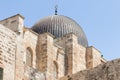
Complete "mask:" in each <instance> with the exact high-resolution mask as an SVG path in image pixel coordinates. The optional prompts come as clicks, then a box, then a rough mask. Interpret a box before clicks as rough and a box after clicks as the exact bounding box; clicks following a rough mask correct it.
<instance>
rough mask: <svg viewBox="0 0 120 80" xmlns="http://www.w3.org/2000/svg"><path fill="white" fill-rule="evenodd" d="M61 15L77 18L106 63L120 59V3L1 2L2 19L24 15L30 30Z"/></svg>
mask: <svg viewBox="0 0 120 80" xmlns="http://www.w3.org/2000/svg"><path fill="white" fill-rule="evenodd" d="M56 4H57V5H58V6H59V7H58V14H59V15H65V16H68V17H70V18H72V19H74V20H75V21H76V22H77V23H78V24H79V25H80V26H81V27H82V28H83V30H84V32H85V33H86V36H87V39H88V42H89V46H94V47H95V48H97V49H98V50H99V51H101V54H102V55H103V56H104V58H105V59H107V60H112V59H116V58H120V0H1V1H0V20H2V19H4V18H7V17H10V16H13V15H15V14H18V13H19V14H21V15H23V16H24V17H25V23H24V24H25V26H27V27H31V26H32V25H34V24H35V23H36V22H37V21H38V20H40V19H41V18H43V17H45V16H49V15H54V7H55V5H56Z"/></svg>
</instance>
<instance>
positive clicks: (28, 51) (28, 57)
mask: <svg viewBox="0 0 120 80" xmlns="http://www.w3.org/2000/svg"><path fill="white" fill-rule="evenodd" d="M26 65H27V66H32V50H31V49H30V48H27V49H26Z"/></svg>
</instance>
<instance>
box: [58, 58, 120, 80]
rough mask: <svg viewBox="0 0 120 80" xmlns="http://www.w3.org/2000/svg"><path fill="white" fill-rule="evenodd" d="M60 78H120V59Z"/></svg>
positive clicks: (105, 79) (61, 79)
mask: <svg viewBox="0 0 120 80" xmlns="http://www.w3.org/2000/svg"><path fill="white" fill-rule="evenodd" d="M59 80H120V59H116V60H113V61H109V62H107V63H104V64H101V65H99V66H97V67H95V68H93V69H90V70H84V71H80V72H77V73H75V74H73V75H69V76H65V77H63V78H60V79H59Z"/></svg>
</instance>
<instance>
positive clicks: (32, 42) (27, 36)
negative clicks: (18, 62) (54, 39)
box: [24, 29, 38, 69]
mask: <svg viewBox="0 0 120 80" xmlns="http://www.w3.org/2000/svg"><path fill="white" fill-rule="evenodd" d="M37 41H38V34H36V33H34V32H33V31H31V30H29V29H26V31H25V33H24V45H25V54H24V62H25V64H26V50H27V48H30V49H31V53H32V54H31V55H32V67H33V68H35V69H36V47H37Z"/></svg>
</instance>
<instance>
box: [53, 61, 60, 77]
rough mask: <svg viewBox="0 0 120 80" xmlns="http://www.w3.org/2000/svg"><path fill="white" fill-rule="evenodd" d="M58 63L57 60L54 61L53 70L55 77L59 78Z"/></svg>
mask: <svg viewBox="0 0 120 80" xmlns="http://www.w3.org/2000/svg"><path fill="white" fill-rule="evenodd" d="M58 67H59V66H58V63H57V62H56V61H53V70H54V71H53V72H54V77H55V78H58Z"/></svg>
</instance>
